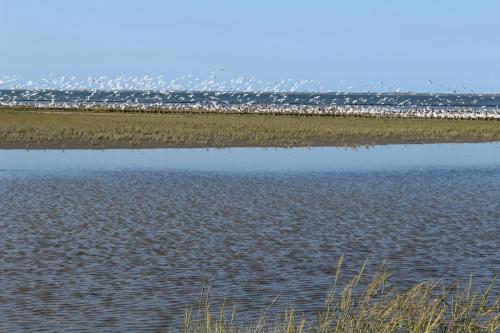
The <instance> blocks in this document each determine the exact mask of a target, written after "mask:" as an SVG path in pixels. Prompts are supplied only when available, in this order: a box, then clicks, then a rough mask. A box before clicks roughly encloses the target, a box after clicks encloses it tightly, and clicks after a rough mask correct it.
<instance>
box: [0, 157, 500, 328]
mask: <svg viewBox="0 0 500 333" xmlns="http://www.w3.org/2000/svg"><path fill="white" fill-rule="evenodd" d="M0 155H1V154H0ZM4 161H5V160H4ZM434 163H437V162H436V161H434ZM478 164H479V165H476V166H467V167H449V166H448V167H442V166H439V167H436V165H433V163H431V162H429V163H428V166H427V167H419V168H404V167H401V168H397V169H392V170H379V169H376V168H375V170H370V168H366V169H363V170H357V171H348V170H333V169H331V170H329V169H328V168H326V170H321V171H314V170H307V168H305V169H306V170H302V171H301V170H292V171H287V172H274V171H273V172H267V171H266V172H263V171H259V170H252V171H248V170H244V171H241V170H232V171H231V170H219V171H217V170H211V171H202V170H180V169H179V168H177V169H169V168H164V169H161V168H160V169H158V168H155V169H147V168H146V169H145V168H126V167H125V166H124V165H123V164H121V167H117V168H115V169H113V168H110V169H106V168H104V169H99V170H97V169H88V168H69V169H64V170H55V169H54V170H51V169H50V168H47V169H46V170H38V171H37V170H34V168H29V169H30V170H21V169H22V168H21V167H19V168H15V167H14V166H12V165H9V166H7V167H4V169H3V171H1V172H0V211H1V215H0V269H1V275H0V290H1V292H0V330H1V331H15V330H20V331H22V330H24V331H26V330H33V329H40V330H46V329H47V330H48V329H54V328H57V329H58V330H71V329H75V330H81V329H89V330H97V329H100V330H103V329H107V330H112V331H144V330H147V329H150V330H158V329H161V328H166V327H169V328H172V327H176V326H177V327H178V326H179V325H180V324H181V323H182V318H183V312H184V309H185V307H186V305H192V304H196V303H197V302H198V300H199V297H200V292H201V291H202V289H203V288H206V287H207V286H210V287H211V294H212V297H213V299H214V300H215V301H217V300H222V299H223V298H224V297H226V298H227V300H228V302H229V303H230V304H237V307H238V309H240V310H239V311H238V313H239V314H240V319H243V320H251V319H255V318H256V316H258V315H259V314H260V311H261V310H263V309H264V308H265V307H266V306H267V305H268V304H269V303H270V302H271V300H272V299H273V297H274V296H275V295H277V294H280V295H281V297H280V298H279V300H278V302H277V304H276V306H275V308H276V309H279V308H281V307H283V306H285V305H287V304H290V303H292V304H294V305H295V306H296V307H297V308H298V309H299V310H304V311H313V310H314V309H317V308H319V307H321V305H322V304H323V301H324V296H325V293H326V290H327V289H328V287H329V286H330V284H331V282H332V278H333V274H334V269H335V264H336V262H337V260H338V258H339V257H340V256H341V255H345V259H346V270H345V273H346V275H350V274H353V273H354V272H355V271H356V270H357V269H358V268H359V267H360V266H361V264H362V263H363V261H364V260H365V259H367V258H368V259H369V261H368V262H369V264H368V266H369V270H373V269H374V268H375V267H376V266H377V265H378V264H380V263H381V261H382V260H384V259H386V260H387V262H388V265H389V268H390V269H391V270H392V271H393V273H394V279H393V281H394V282H395V283H397V284H398V285H400V286H402V287H404V286H409V285H411V284H412V283H414V282H416V281H422V280H426V279H443V280H444V281H455V280H457V279H463V278H466V277H467V276H468V274H469V273H472V274H473V277H474V281H475V283H476V285H478V286H486V285H487V284H488V283H489V282H490V281H491V279H492V278H493V276H494V275H495V274H499V273H500V256H499V255H498V252H499V241H498V237H497V231H498V230H499V229H500V163H499V164H496V162H494V163H489V164H488V165H481V162H478ZM438 165H439V163H438ZM0 166H1V165H0ZM25 166H26V165H25ZM200 168H202V167H201V166H200ZM494 292H496V293H498V289H495V290H494Z"/></svg>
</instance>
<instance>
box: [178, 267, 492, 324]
mask: <svg viewBox="0 0 500 333" xmlns="http://www.w3.org/2000/svg"><path fill="white" fill-rule="evenodd" d="M341 264H342V259H341V261H340V262H339V265H338V266H337V273H336V275H335V282H334V286H333V288H332V289H331V290H330V292H329V293H328V295H327V297H326V300H325V306H324V308H323V309H322V310H320V311H319V312H318V314H317V315H316V316H314V317H313V318H307V317H306V316H304V315H301V314H300V313H297V312H296V311H295V310H294V309H293V308H289V309H288V310H285V311H284V312H283V313H281V314H280V315H278V316H276V317H275V318H268V316H267V315H266V313H267V312H268V311H269V308H268V309H267V310H266V311H265V312H264V313H263V314H262V315H261V318H260V320H258V321H257V322H255V323H253V324H245V325H244V326H239V325H237V324H235V316H236V313H235V311H234V308H233V311H226V305H225V304H223V305H222V306H221V307H220V308H219V309H218V310H216V311H215V312H214V311H212V310H211V304H210V302H209V301H208V297H206V298H205V301H204V302H203V303H202V304H201V306H200V307H199V309H198V310H197V311H193V310H192V309H188V310H187V311H186V315H185V319H184V331H185V332H200V333H201V332H207V333H208V332H220V333H223V332H276V333H278V332H286V333H293V332H298V333H300V332H325V333H326V332H339V333H343V332H352V333H357V332H377V333H378V332H384V333H385V332H415V333H417V332H422V333H424V332H425V333H427V332H428V333H430V332H464V333H465V332H491V333H494V332H496V331H497V330H498V329H500V315H499V313H498V310H499V306H500V298H499V297H498V296H497V295H491V294H492V290H493V291H494V290H495V289H494V282H493V283H492V284H491V285H490V287H489V288H488V289H487V290H485V291H483V292H474V291H473V290H472V288H471V283H470V282H469V283H468V284H467V286H466V287H460V286H459V285H456V286H454V287H453V288H451V289H444V288H443V287H442V286H440V285H439V284H431V283H419V284H416V285H415V286H413V287H412V288H410V289H408V290H406V291H396V290H395V289H393V288H389V287H388V278H389V274H388V273H387V271H386V270H385V268H384V267H383V266H382V267H381V268H380V269H379V270H378V271H377V272H376V274H375V275H374V276H373V277H372V278H371V280H370V282H369V283H368V285H367V286H366V287H365V288H361V287H360V284H359V282H360V280H361V279H362V276H363V271H364V269H362V270H361V271H360V272H359V274H358V275H357V276H355V277H354V278H353V279H352V280H350V281H348V283H347V284H346V286H345V287H344V288H338V282H339V277H340V266H341ZM271 306H272V304H271V305H270V307H271ZM228 312H230V313H229V314H227V313H228Z"/></svg>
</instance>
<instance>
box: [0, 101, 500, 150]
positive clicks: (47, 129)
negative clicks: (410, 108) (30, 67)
mask: <svg viewBox="0 0 500 333" xmlns="http://www.w3.org/2000/svg"><path fill="white" fill-rule="evenodd" d="M495 140H500V122H499V121H494V120H490V121H488V120H440V119H401V118H399V119H389V118H342V117H340V118H339V117H323V116H313V117H297V116H284V115H282V116H273V115H221V114H212V115H210V114H141V113H120V112H90V111H87V112H77V111H74V112H64V113H63V112H42V111H40V110H38V111H29V110H15V109H0V147H3V148H108V147H116V148H121V147H123V148H126V147H235V146H275V147H278V146H279V147H283V146H287V147H288V146H352V145H372V144H387V143H432V142H478V141H495Z"/></svg>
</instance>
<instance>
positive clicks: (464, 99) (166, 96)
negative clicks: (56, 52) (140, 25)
mask: <svg viewBox="0 0 500 333" xmlns="http://www.w3.org/2000/svg"><path fill="white" fill-rule="evenodd" d="M0 105H1V106H30V107H52V108H84V109H85V108H107V109H119V110H128V109H134V110H155V111H157V112H173V111H176V112H177V111H186V112H190V111H201V112H231V113H273V114H283V113H284V114H297V115H314V114H321V115H338V116H343V115H344V116H370V117H416V118H460V119H497V120H500V94H482V95H481V94H470V93H468V94H457V93H453V94H430V93H429V94H412V93H400V92H392V93H391V92H385V93H370V92H363V93H353V92H337V93H328V92H324V91H322V88H321V87H319V88H318V83H317V82H315V81H312V80H300V81H293V80H291V79H283V80H280V81H276V82H264V81H261V80H257V79H255V78H237V79H231V80H220V79H219V80H218V79H217V77H216V75H215V73H214V74H213V75H212V76H211V77H210V78H208V79H204V80H202V79H198V78H194V77H192V76H190V75H186V76H183V77H180V78H177V79H173V80H170V81H168V80H165V79H164V78H163V77H161V76H159V77H156V78H154V77H151V76H143V77H133V76H130V77H124V76H120V77H117V78H107V77H104V76H102V77H97V78H93V77H88V78H86V79H85V80H78V79H77V78H76V77H75V76H72V77H64V76H62V77H55V76H53V75H48V76H47V77H46V78H44V79H42V80H41V81H38V82H35V81H31V80H30V81H21V80H19V79H18V78H17V77H15V76H10V77H8V76H3V77H0Z"/></svg>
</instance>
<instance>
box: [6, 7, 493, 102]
mask: <svg viewBox="0 0 500 333" xmlns="http://www.w3.org/2000/svg"><path fill="white" fill-rule="evenodd" d="M49 73H52V74H53V75H54V76H63V75H64V76H73V75H75V76H77V77H88V76H92V77H96V76H108V77H117V76H119V75H125V76H144V75H149V76H153V77H157V76H159V75H162V76H163V77H165V78H167V79H171V78H175V77H180V76H182V75H192V76H193V77H197V78H201V79H205V78H208V77H211V76H213V77H216V79H217V80H229V79H234V78H240V77H241V78H249V77H252V78H256V79H258V80H264V81H268V82H272V81H278V80H281V79H291V80H292V81H299V80H302V79H306V80H314V84H315V85H316V86H317V87H318V89H322V90H331V91H335V90H343V91H346V90H349V91H365V90H372V91H387V90H396V89H399V90H402V91H415V92H426V91H451V90H458V91H474V92H500V1H497V0H491V1H489V0H480V1H469V0H454V1H448V0H432V1H431V0H419V1H400V0H387V1H384V0H379V1H373V0H366V1H361V0H353V1H333V0H330V1H327V0H309V1H306V0H302V1H293V0H288V1H278V0H275V1H272V0H267V1H265V0H253V1H250V0H248V1H229V0H212V1H201V0H200V1H194V0H191V1H190V0H170V1H163V0H157V1H155V0H135V1H133V0H107V1H105V0H73V1H67V0H0V77H2V76H3V77H6V76H12V75H16V76H17V77H18V80H20V81H23V80H35V81H36V80H41V79H42V78H44V77H47V75H48V74H49Z"/></svg>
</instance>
